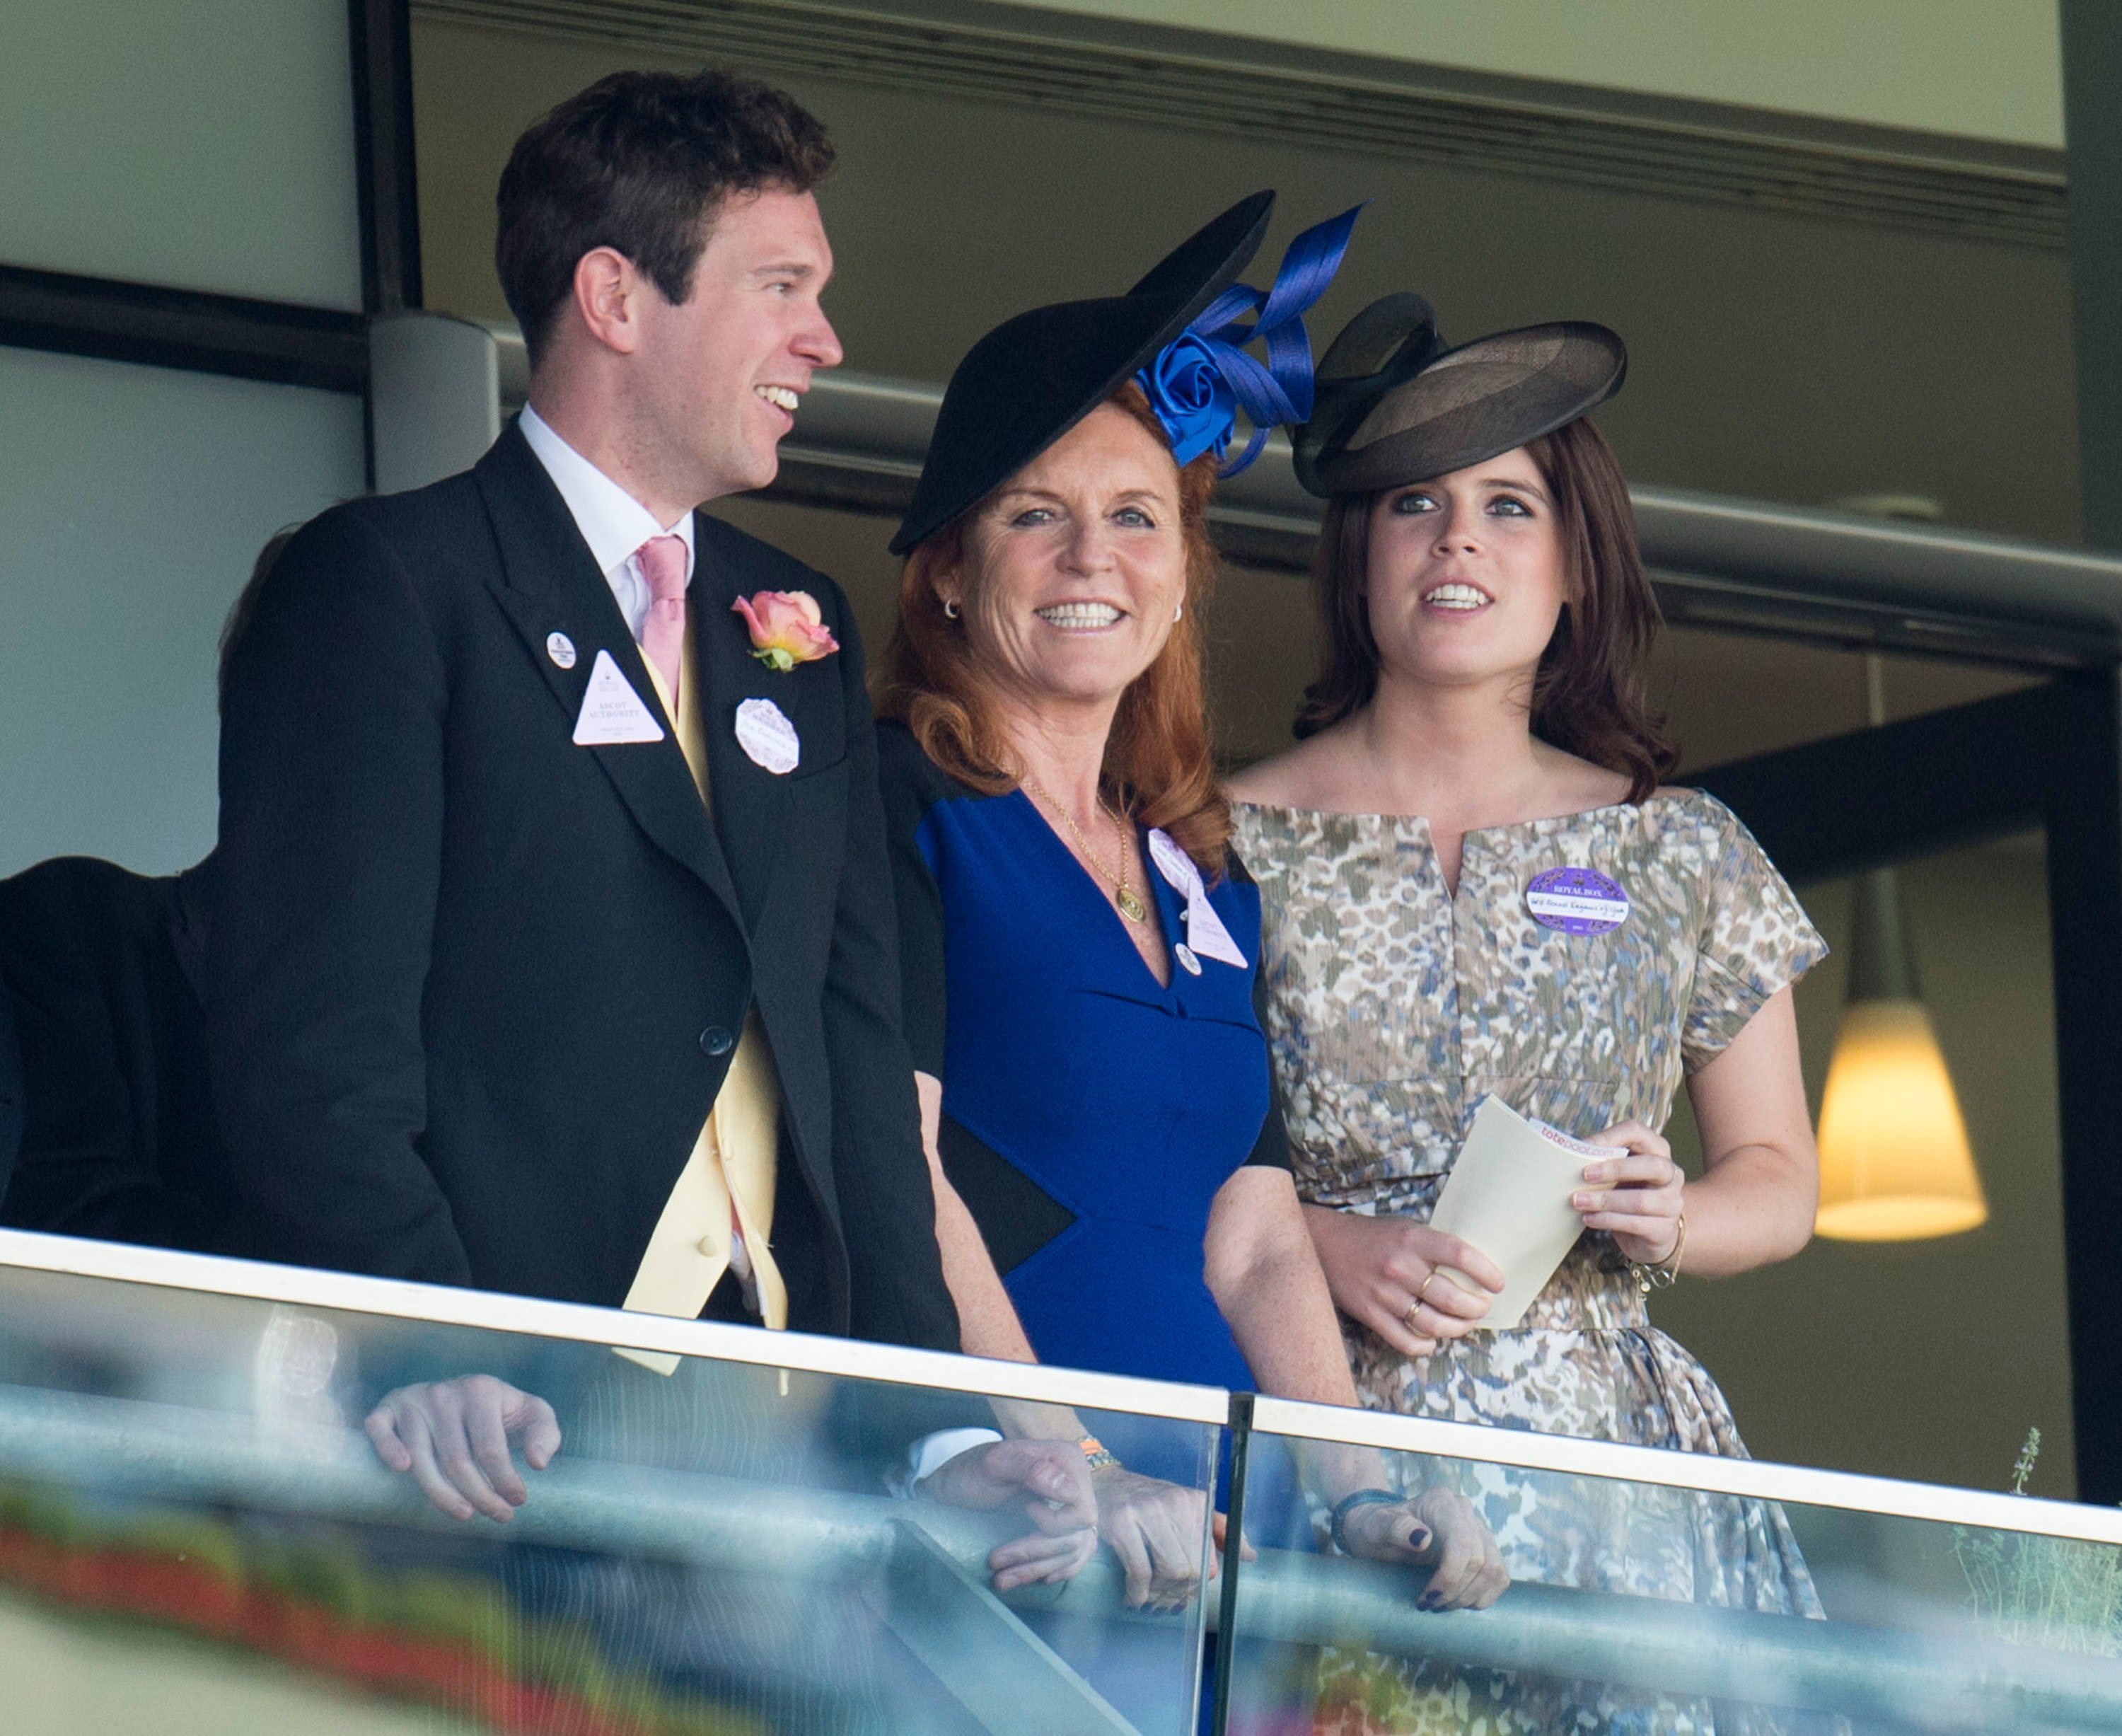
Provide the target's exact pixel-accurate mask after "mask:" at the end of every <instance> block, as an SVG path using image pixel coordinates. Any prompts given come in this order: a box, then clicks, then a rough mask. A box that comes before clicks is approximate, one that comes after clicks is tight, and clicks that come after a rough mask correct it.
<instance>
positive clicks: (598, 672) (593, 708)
mask: <svg viewBox="0 0 2122 1736" xmlns="http://www.w3.org/2000/svg"><path fill="white" fill-rule="evenodd" d="M662 739H663V726H662V725H661V723H657V721H656V714H655V713H654V712H652V711H651V710H650V709H648V708H647V706H646V705H644V704H642V703H641V695H639V694H638V693H636V692H635V691H634V690H633V687H632V686H629V684H628V681H627V679H626V677H625V676H623V675H621V674H620V673H619V665H618V664H616V663H615V662H612V660H611V653H610V652H609V651H600V652H598V653H597V654H596V664H595V666H594V667H592V668H591V671H590V686H589V691H588V692H587V693H585V694H584V695H582V714H581V715H580V716H579V717H577V718H576V719H575V745H576V746H578V747H606V746H611V745H612V744H613V743H615V742H660V741H661V740H662Z"/></svg>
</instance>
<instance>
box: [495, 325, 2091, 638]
mask: <svg viewBox="0 0 2122 1736" xmlns="http://www.w3.org/2000/svg"><path fill="white" fill-rule="evenodd" d="M480 323H481V324H483V325H484V326H485V329H486V330H488V332H490V333H491V334H492V335H493V339H494V343H495V344H496V346H497V349H498V374H499V378H500V381H501V398H502V408H503V409H504V410H512V409H515V408H516V407H517V406H519V405H521V403H522V402H523V398H524V395H525V394H526V392H527V391H528V390H529V381H530V372H529V367H528V364H527V363H526V359H525V357H524V353H523V345H522V339H521V338H520V337H518V336H517V335H516V331H515V329H514V328H513V327H512V326H510V325H506V324H502V323H498V322H490V321H482V322H480ZM940 403H942V391H941V389H940V388H938V387H937V386H933V385H931V384H929V383H928V382H926V381H917V380H901V379H894V378H890V377H887V376H885V375H881V374H864V373H858V372H851V371H849V370H848V369H845V368H834V369H832V370H831V371H830V372H824V373H820V374H819V375H817V376H816V377H814V378H813V380H812V381H811V389H810V391H809V392H808V394H807V395H806V396H805V398H804V400H803V405H802V409H801V410H800V411H798V413H797V418H796V431H795V432H794V433H792V435H790V436H789V438H788V439H787V440H785V441H783V442H782V447H781V459H782V462H781V474H780V475H779V477H778V479H777V480H776V481H775V482H774V484H771V485H770V486H769V487H768V488H767V489H764V490H763V491H762V492H763V493H764V494H768V495H769V496H772V497H774V498H780V499H785V500H791V501H797V502H802V503H810V504H814V505H819V506H826V507H831V508H837V509H839V510H843V511H854V512H875V513H889V514H897V513H899V512H903V511H904V509H905V508H906V506H907V503H908V502H909V500H910V499H911V498H912V496H913V490H914V479H915V478H916V477H917V476H918V475H920V471H921V460H922V456H923V454H924V453H925V452H927V451H928V436H929V433H930V431H931V430H932V428H933V427H934V425H935V419H936V409H937V405H939V404H940ZM1629 496H1630V498H1631V499H1632V500H1633V501H1634V503H1635V509H1636V527H1637V531H1638V536H1640V538H1641V540H1642V544H1643V559H1644V562H1645V564H1646V565H1648V567H1649V569H1650V570H1651V575H1652V581H1653V583H1655V584H1656V585H1657V591H1658V597H1659V601H1660V602H1661V603H1662V605H1663V606H1664V609H1665V612H1666V618H1667V619H1668V620H1671V621H1673V622H1675V623H1677V624H1680V625H1691V626H1700V627H1706V628H1714V629H1723V630H1727V631H1731V630H1738V631H1750V632H1761V633H1770V634H1778V635H1779V636H1782V637H1785V638H1797V639H1811V640H1815V641H1821V642H1825V643H1833V644H1837V645H1849V644H1867V645H1884V646H1891V647H1893V648H1897V649H1901V650H1909V651H1917V652H1925V653H1937V654H1939V655H1947V656H1951V657H1956V658H1960V659H1963V660H1965V661H1970V662H1986V663H1994V664H1999V665H2003V666H2006V667H2018V668H2037V669H2039V668H2110V667H2115V666H2116V665H2117V664H2122V559H2117V558H2115V557H2114V556H2112V555H2108V554H2098V553H2095V552H2093V551H2092V550H2085V549H2075V548H2068V547H2063V546H2060V545H2055V544H2050V543H2035V542H2026V541H2021V540H2015V539H2012V538H2009V537H2003V536H1985V535H1984V534H1982V533H1980V532H1979V531H1960V530H1952V529H1949V528H1947V527H1945V526H1937V525H1928V524H1913V523H1908V522H1895V521H1889V520H1881V519H1877V518H1866V517H1859V516H1857V515H1855V514H1852V513H1847V512H1828V511H1824V510H1817V509H1812V508H1802V507H1792V506H1784V505H1780V504H1777V503H1773V502H1769V501H1760V500H1746V499H1741V498H1736V497H1732V496H1727V495H1718V494H1699V493H1695V492H1693V491H1691V490H1687V489H1667V488H1658V487H1655V486H1638V487H1635V488H1633V489H1630V490H1629ZM1320 511H1321V507H1320V502H1319V501H1318V500H1316V498H1313V497H1312V496H1311V495H1310V494H1306V493H1305V491H1304V490H1303V489H1302V488H1301V487H1300V486H1299V485H1298V484H1297V475H1296V472H1295V470H1293V469H1292V467H1291V464H1290V456H1289V442H1288V439H1287V438H1284V437H1283V436H1282V435H1280V434H1277V435H1275V436H1274V437H1273V438H1270V439H1269V442H1268V443H1267V446H1266V448H1265V449H1264V452H1262V453H1261V455H1260V460H1259V461H1258V462H1257V463H1256V464H1255V465H1254V466H1253V467H1252V468H1251V469H1250V470H1246V472H1245V473H1243V474H1242V475H1238V476H1236V477H1233V478H1232V479H1231V480H1229V481H1228V482H1227V483H1224V484H1222V486H1220V487H1219V488H1218V489H1217V491H1216V494H1215V497H1214V498H1213V501H1212V502H1211V503H1210V506H1209V518H1210V522H1211V523H1212V525H1213V528H1214V530H1215V531H1216V534H1217V539H1218V543H1219V544H1220V545H1222V548H1223V550H1224V552H1225V553H1226V554H1228V555H1230V556H1231V557H1232V559H1236V560H1239V561H1241V562H1245V563H1247V564H1253V565H1257V566H1264V567H1269V568H1275V569H1283V570H1288V571H1296V572H1302V571H1303V570H1305V569H1306V568H1307V567H1308V566H1309V565H1310V564H1311V553H1312V549H1313V545H1315V543H1316V540H1317V538H1318V532H1319V520H1320Z"/></svg>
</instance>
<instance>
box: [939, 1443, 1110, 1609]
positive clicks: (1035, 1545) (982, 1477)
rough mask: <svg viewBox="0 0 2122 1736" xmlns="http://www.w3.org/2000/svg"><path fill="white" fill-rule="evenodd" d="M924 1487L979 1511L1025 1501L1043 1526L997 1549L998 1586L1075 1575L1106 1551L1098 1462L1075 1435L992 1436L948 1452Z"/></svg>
mask: <svg viewBox="0 0 2122 1736" xmlns="http://www.w3.org/2000/svg"><path fill="white" fill-rule="evenodd" d="M918 1489H919V1491H920V1493H921V1494H922V1495H925V1496H927V1497H928V1499H929V1500H934V1501H937V1502H940V1503H942V1504H943V1505H944V1506H946V1507H964V1508H968V1509H971V1510H973V1511H975V1512H979V1513H989V1512H992V1511H993V1510H994V1509H996V1508H998V1507H1003V1506H1007V1504H1009V1503H1010V1502H1012V1501H1013V1500H1020V1499H1022V1500H1024V1510H1025V1512H1026V1514H1027V1515H1028V1516H1029V1517H1030V1518H1031V1523H1032V1524H1033V1526H1034V1527H1035V1529H1034V1530H1033V1531H1032V1532H1031V1534H1030V1535H1029V1536H1026V1537H1017V1538H1016V1539H1014V1540H1013V1541H1012V1542H1007V1543H1004V1544H1002V1545H1001V1546H998V1547H997V1548H996V1549H994V1550H993V1551H991V1552H990V1553H989V1556H988V1571H989V1573H991V1574H993V1575H994V1581H993V1584H994V1589H996V1590H997V1591H1014V1590H1016V1589H1017V1587H1019V1586H1020V1585H1035V1584H1040V1583H1041V1582H1051V1583H1058V1582H1059V1581H1061V1580H1063V1579H1074V1578H1075V1576H1076V1575H1077V1574H1079V1573H1081V1572H1082V1570H1083V1569H1084V1567H1085V1565H1087V1564H1088V1562H1089V1561H1090V1559H1091V1556H1094V1555H1096V1553H1097V1552H1098V1503H1097V1497H1096V1495H1095V1494H1094V1493H1093V1492H1092V1490H1091V1467H1089V1465H1088V1464H1087V1463H1086V1462H1084V1458H1083V1455H1082V1451H1081V1450H1080V1449H1079V1448H1077V1445H1076V1444H1075V1443H1074V1442H1073V1441H1072V1440H1070V1441H1037V1440H1004V1441H989V1442H986V1443H985V1444H982V1445H980V1446H978V1447H970V1448H967V1449H966V1450H965V1452H963V1453H958V1454H957V1455H956V1456H955V1457H954V1458H948V1459H946V1460H945V1461H944V1462H942V1464H941V1465H939V1466H937V1467H936V1469H935V1470H934V1471H933V1472H932V1473H930V1474H929V1475H928V1476H925V1477H923V1479H922V1480H921V1481H920V1483H919V1485H918ZM1027 1497H1028V1499H1026V1498H1027Z"/></svg>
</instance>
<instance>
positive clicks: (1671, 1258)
mask: <svg viewBox="0 0 2122 1736" xmlns="http://www.w3.org/2000/svg"><path fill="white" fill-rule="evenodd" d="M1686 1246H1687V1214H1686V1213H1685V1212H1682V1213H1681V1214H1680V1233H1679V1234H1678V1235H1676V1236H1675V1237H1674V1238H1672V1252H1671V1253H1669V1254H1667V1255H1666V1256H1665V1258H1664V1259H1662V1260H1657V1261H1642V1260H1632V1261H1629V1276H1630V1277H1631V1278H1633V1279H1634V1280H1636V1288H1637V1289H1639V1290H1641V1291H1642V1292H1643V1294H1645V1295H1646V1296H1648V1295H1649V1294H1650V1293H1651V1292H1652V1290H1669V1289H1671V1288H1672V1284H1673V1280H1675V1279H1676V1278H1677V1277H1679V1276H1680V1250H1681V1249H1683V1248H1685V1247H1686Z"/></svg>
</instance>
